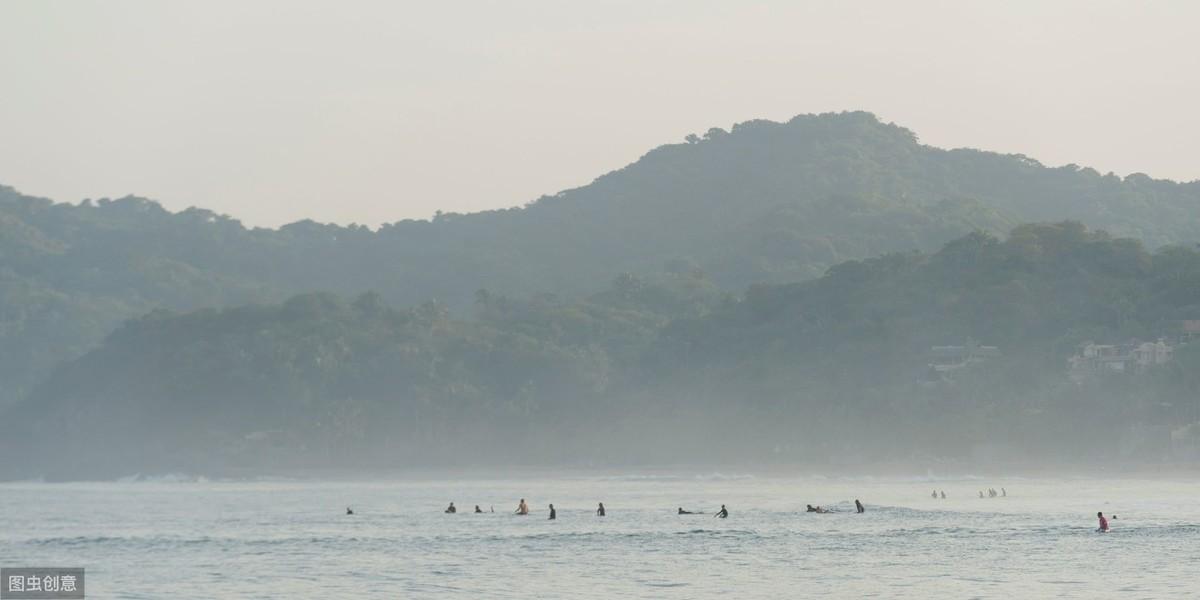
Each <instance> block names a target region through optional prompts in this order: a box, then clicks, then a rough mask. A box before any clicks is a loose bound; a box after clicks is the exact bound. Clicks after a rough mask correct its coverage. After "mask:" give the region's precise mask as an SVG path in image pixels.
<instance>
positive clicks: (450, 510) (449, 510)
mask: <svg viewBox="0 0 1200 600" xmlns="http://www.w3.org/2000/svg"><path fill="white" fill-rule="evenodd" d="M456 512H458V509H457V508H454V503H453V502H451V503H450V506H447V507H446V514H448V515H452V514H454V513H456Z"/></svg>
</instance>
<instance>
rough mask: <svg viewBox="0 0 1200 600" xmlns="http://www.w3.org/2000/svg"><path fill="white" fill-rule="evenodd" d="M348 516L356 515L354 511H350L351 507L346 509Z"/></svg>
mask: <svg viewBox="0 0 1200 600" xmlns="http://www.w3.org/2000/svg"><path fill="white" fill-rule="evenodd" d="M346 514H348V515H352V514H354V511H352V510H350V507H349V506H347V507H346Z"/></svg>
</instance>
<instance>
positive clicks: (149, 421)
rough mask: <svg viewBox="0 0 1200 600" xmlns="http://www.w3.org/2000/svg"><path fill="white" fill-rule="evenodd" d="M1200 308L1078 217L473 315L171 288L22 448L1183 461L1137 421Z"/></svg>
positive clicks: (69, 376)
mask: <svg viewBox="0 0 1200 600" xmlns="http://www.w3.org/2000/svg"><path fill="white" fill-rule="evenodd" d="M1191 319H1200V252H1197V251H1196V250H1194V249H1191V248H1184V247H1168V248H1164V249H1162V250H1160V251H1158V252H1155V253H1150V252H1147V251H1146V250H1145V249H1144V247H1143V245H1142V244H1141V243H1140V242H1138V241H1136V240H1131V239H1124V238H1113V237H1112V236H1110V235H1108V234H1106V233H1104V232H1095V231H1088V230H1086V229H1085V228H1083V227H1082V226H1081V225H1079V224H1078V223H1071V222H1066V223H1059V224H1053V225H1022V226H1019V227H1017V228H1015V229H1014V231H1013V232H1012V234H1011V235H1010V236H1009V237H1008V239H1007V240H1004V241H1001V240H999V239H997V238H995V237H994V236H991V235H989V234H986V233H982V232H977V233H972V234H969V235H967V236H965V237H962V238H959V239H956V240H954V241H952V242H950V243H948V244H946V245H945V246H944V247H943V248H942V249H941V250H940V251H938V252H936V253H933V254H927V253H921V252H906V253H894V254H888V255H884V256H881V257H877V258H872V259H868V260H864V261H849V262H845V263H841V264H838V265H836V266H835V267H833V268H831V269H830V270H829V272H828V273H827V274H825V275H824V276H822V277H820V278H818V279H815V280H811V281H807V282H803V283H795V284H784V285H775V284H759V285H755V286H752V287H750V288H749V289H748V290H746V291H745V293H744V294H741V295H738V296H730V295H727V294H723V293H721V292H720V291H719V289H718V288H717V287H716V286H715V285H713V284H712V283H711V282H710V281H708V280H707V279H706V278H705V277H704V276H703V275H701V274H699V273H695V272H693V273H678V274H670V275H664V276H661V277H658V278H654V279H643V278H638V277H634V276H628V275H627V276H622V277H618V278H617V279H616V280H614V281H613V282H612V283H611V284H610V285H609V286H608V287H607V288H606V289H605V290H603V291H601V292H599V293H596V294H593V295H591V296H589V297H587V298H584V299H580V300H563V299H558V298H554V297H546V296H542V297H538V298H532V299H528V300H520V299H514V298H509V297H506V296H503V295H500V294H495V293H492V292H487V291H480V292H479V293H478V294H477V296H476V301H475V308H474V317H473V318H470V319H463V318H455V317H453V316H452V315H450V314H449V313H448V312H446V311H445V310H444V308H443V307H440V306H439V305H437V304H434V303H426V304H424V305H421V306H416V307H412V308H393V307H389V306H388V305H387V304H386V303H385V302H384V301H383V299H382V298H381V297H380V296H379V295H377V294H365V295H361V296H359V297H357V298H355V299H352V300H351V299H342V298H339V297H337V296H334V295H330V294H309V295H302V296H297V297H294V298H292V299H290V300H288V301H286V302H284V303H282V304H277V305H262V306H248V307H241V308H233V309H225V310H214V309H204V310H200V311H194V312H188V313H182V314H175V313H169V312H165V311H158V312H154V313H151V314H149V315H147V316H145V317H142V318H140V319H135V320H133V321H130V322H129V323H127V324H126V325H124V326H123V327H121V328H120V329H118V330H117V331H116V332H115V333H113V334H112V335H111V336H109V337H108V338H107V339H106V340H105V342H104V343H103V344H102V345H101V346H100V347H99V348H97V349H96V350H93V351H91V352H89V353H87V354H86V355H84V356H83V357H82V358H80V359H78V360H76V361H73V362H71V363H69V364H67V365H65V366H64V367H62V368H60V369H58V370H56V371H55V372H54V374H53V375H52V376H51V377H50V378H48V380H47V381H46V382H45V383H43V384H42V385H41V386H39V387H38V389H37V390H36V391H35V392H34V394H33V396H32V398H30V400H29V401H27V402H25V403H23V404H21V405H19V406H18V407H16V408H15V409H13V410H11V411H10V412H9V414H8V417H9V418H10V419H11V422H18V423H22V424H23V426H22V428H20V431H18V432H16V433H15V434H13V435H9V436H7V438H6V442H5V443H7V444H9V448H8V449H7V450H6V453H9V452H14V453H15V452H16V451H17V450H16V449H18V448H19V449H21V450H22V453H21V455H23V456H29V457H31V459H32V460H33V463H32V464H25V465H19V467H20V468H21V469H24V471H23V472H19V473H12V472H11V470H12V468H16V467H17V466H13V467H12V468H10V473H9V476H33V475H46V474H50V475H51V476H66V477H79V476H88V477H104V476H117V475H121V474H127V473H128V472H130V471H142V472H153V471H179V470H182V471H189V472H202V473H228V472H230V471H233V472H262V471H271V470H280V469H289V468H312V467H341V468H351V467H352V468H364V467H413V466H431V465H441V466H446V465H457V466H462V465H500V464H506V465H513V464H543V465H563V464H613V463H637V462H643V461H648V462H651V463H656V464H662V463H670V462H689V461H694V460H696V459H697V458H698V457H712V456H714V455H716V456H720V457H721V460H753V461H756V462H761V461H763V460H766V459H765V458H764V457H770V459H769V460H777V461H781V462H789V463H791V462H796V463H804V464H813V465H828V464H841V463H843V462H845V463H853V462H855V461H880V460H884V461H886V460H897V459H906V460H933V458H931V457H936V460H943V461H944V460H964V459H965V457H969V456H971V454H972V452H974V451H975V450H976V449H977V448H978V447H979V446H980V444H983V445H987V444H1008V445H1012V444H1016V445H1017V446H1018V447H1016V448H1010V450H1009V452H1010V453H1011V456H1010V458H1011V459H1013V460H1022V459H1023V460H1031V461H1035V462H1039V463H1041V464H1044V463H1047V462H1055V461H1058V462H1069V461H1072V460H1075V458H1073V456H1074V455H1072V456H1067V455H1064V454H1062V449H1064V448H1068V447H1069V448H1073V449H1075V450H1076V451H1077V452H1080V453H1082V454H1080V456H1086V457H1087V460H1101V461H1110V460H1120V459H1123V458H1130V457H1136V458H1141V459H1149V458H1153V459H1159V458H1161V454H1159V453H1161V451H1162V449H1161V448H1160V446H1159V445H1155V444H1154V443H1150V442H1145V441H1140V442H1139V441H1137V440H1138V439H1140V438H1136V437H1135V438H1130V436H1131V435H1133V433H1131V432H1135V431H1141V430H1143V429H1144V430H1149V431H1160V430H1161V431H1166V432H1167V434H1166V435H1168V436H1169V435H1170V431H1172V430H1174V431H1177V432H1187V431H1189V428H1188V427H1189V424H1191V423H1194V422H1200V418H1198V417H1197V413H1196V411H1197V410H1200V405H1197V404H1196V402H1197V401H1196V398H1198V397H1200V378H1198V377H1197V373H1200V346H1195V344H1191V345H1188V344H1183V345H1178V344H1179V335H1180V330H1179V325H1180V322H1181V321H1183V320H1191ZM1130 337H1139V338H1141V339H1148V340H1154V339H1158V338H1160V337H1161V338H1164V339H1167V340H1168V341H1169V342H1170V343H1171V344H1173V345H1177V347H1176V348H1175V355H1174V357H1173V360H1171V361H1168V362H1165V363H1162V364H1154V365H1151V367H1150V368H1148V369H1147V370H1145V371H1144V372H1138V373H1132V372H1130V373H1125V374H1116V373H1109V372H1108V371H1102V372H1100V373H1098V374H1096V375H1095V377H1093V378H1091V379H1088V380H1086V381H1082V382H1077V381H1075V380H1072V379H1071V378H1070V377H1069V372H1068V368H1067V366H1068V365H1067V357H1068V356H1070V355H1071V354H1072V353H1073V352H1075V349H1076V348H1077V346H1078V345H1079V344H1080V343H1082V342H1085V341H1088V340H1094V341H1099V342H1111V341H1117V340H1126V339H1129V338H1130ZM973 340H974V341H973ZM953 344H959V345H960V347H967V348H974V347H984V348H991V349H992V350H991V351H990V352H989V353H988V354H986V355H984V354H982V353H981V354H980V356H984V357H985V358H986V360H979V361H974V360H971V361H966V362H964V363H963V364H961V365H956V367H962V368H956V369H955V370H953V371H945V372H943V371H942V370H940V369H935V368H934V366H933V363H935V362H936V361H937V357H936V356H933V355H932V354H931V352H933V350H931V349H933V348H934V347H943V348H944V347H951V346H952V345H953ZM1136 428H1142V429H1136ZM1195 429H1200V427H1193V428H1192V429H1191V430H1195ZM1130 439H1133V440H1134V441H1128V440H1130ZM1154 439H1157V440H1158V441H1159V442H1161V441H1162V440H1161V438H1154ZM1122 440H1126V441H1122ZM1122 444H1124V445H1122ZM920 457H924V458H920ZM704 460H712V459H711V458H704Z"/></svg>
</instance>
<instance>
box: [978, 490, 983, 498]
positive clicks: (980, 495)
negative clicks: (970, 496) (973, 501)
mask: <svg viewBox="0 0 1200 600" xmlns="http://www.w3.org/2000/svg"><path fill="white" fill-rule="evenodd" d="M979 497H980V498H982V497H983V490H979Z"/></svg>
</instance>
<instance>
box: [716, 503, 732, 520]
mask: <svg viewBox="0 0 1200 600" xmlns="http://www.w3.org/2000/svg"><path fill="white" fill-rule="evenodd" d="M713 517H714V518H721V519H725V518H728V517H729V511H728V510H725V505H724V504H722V505H721V510H720V511H718V512H717V514H715V515H713Z"/></svg>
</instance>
